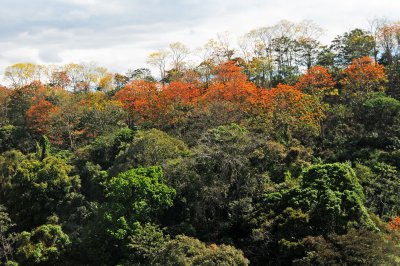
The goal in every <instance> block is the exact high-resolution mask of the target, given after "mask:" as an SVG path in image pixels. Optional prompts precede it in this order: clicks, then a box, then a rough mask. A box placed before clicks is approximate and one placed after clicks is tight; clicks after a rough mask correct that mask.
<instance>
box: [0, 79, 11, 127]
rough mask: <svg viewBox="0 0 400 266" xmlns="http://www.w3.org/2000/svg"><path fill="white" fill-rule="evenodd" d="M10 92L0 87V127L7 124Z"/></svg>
mask: <svg viewBox="0 0 400 266" xmlns="http://www.w3.org/2000/svg"><path fill="white" fill-rule="evenodd" d="M10 94H11V90H9V89H7V88H6V87H3V86H1V85H0V127H2V126H4V125H6V124H7V123H8V119H7V117H8V114H7V112H8V102H9V97H10Z"/></svg>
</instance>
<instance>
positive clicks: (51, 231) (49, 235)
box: [16, 224, 71, 265]
mask: <svg viewBox="0 0 400 266" xmlns="http://www.w3.org/2000/svg"><path fill="white" fill-rule="evenodd" d="M17 244H18V249H17V252H16V256H17V261H18V262H20V263H21V264H25V265H54V264H59V263H61V262H62V261H63V259H65V258H64V257H63V256H64V254H65V253H66V251H67V250H68V248H69V247H70V245H71V241H70V239H69V237H68V235H67V234H65V233H64V232H63V231H62V228H61V226H59V225H54V224H45V225H41V226H39V227H37V228H35V229H34V230H32V231H31V232H26V231H24V232H22V233H20V234H19V236H18V243H17Z"/></svg>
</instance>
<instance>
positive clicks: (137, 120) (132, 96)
mask: <svg viewBox="0 0 400 266" xmlns="http://www.w3.org/2000/svg"><path fill="white" fill-rule="evenodd" d="M157 94H158V88H157V84H156V83H154V82H147V81H142V80H134V81H132V82H131V83H129V84H127V85H126V86H125V87H124V88H122V89H121V90H120V91H118V92H117V93H116V94H115V96H114V99H115V100H117V101H119V102H120V103H121V104H122V106H123V108H124V109H125V111H126V112H127V124H128V126H130V127H132V126H135V125H140V124H143V123H146V122H148V121H152V120H154V118H156V117H157V116H158V114H159V110H158V108H157V107H158V95H157Z"/></svg>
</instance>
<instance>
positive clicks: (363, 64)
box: [341, 56, 386, 93]
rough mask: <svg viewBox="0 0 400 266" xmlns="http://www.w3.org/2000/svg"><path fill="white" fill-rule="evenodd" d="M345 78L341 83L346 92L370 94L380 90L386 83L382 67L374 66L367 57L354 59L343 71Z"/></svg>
mask: <svg viewBox="0 0 400 266" xmlns="http://www.w3.org/2000/svg"><path fill="white" fill-rule="evenodd" d="M344 74H345V77H344V78H343V79H342V80H341V83H342V84H343V85H344V86H345V89H346V90H347V91H350V92H353V93H358V92H366V93H369V92H372V91H376V90H379V89H380V86H381V85H382V84H383V83H384V82H385V81H386V75H385V70H384V67H383V65H379V64H375V62H374V61H373V60H372V59H371V58H370V57H368V56H365V57H362V58H358V59H354V60H353V62H352V63H351V65H350V66H348V67H347V68H346V69H345V71H344Z"/></svg>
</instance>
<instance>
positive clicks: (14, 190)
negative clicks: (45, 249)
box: [6, 156, 80, 230]
mask: <svg viewBox="0 0 400 266" xmlns="http://www.w3.org/2000/svg"><path fill="white" fill-rule="evenodd" d="M71 171H72V166H70V165H68V164H67V163H66V162H65V161H64V160H63V159H61V158H58V157H54V156H48V157H46V158H44V159H43V160H42V161H40V160H38V159H35V158H25V159H24V160H23V161H21V162H20V163H19V167H18V168H17V170H16V171H15V172H14V173H11V174H12V176H10V177H8V178H10V179H11V187H10V189H9V191H8V193H7V195H8V198H7V200H6V206H7V207H8V209H9V210H10V213H11V217H12V218H13V220H14V221H15V222H16V223H17V225H18V228H21V229H25V230H26V229H30V228H33V227H35V226H38V225H41V224H43V223H45V222H46V220H47V218H48V217H49V216H50V215H52V214H53V213H55V214H57V215H59V216H60V217H63V218H65V217H68V215H70V214H71V213H72V212H73V211H74V210H73V208H72V207H71V205H73V203H74V201H75V200H79V197H80V196H79V188H80V179H79V177H78V176H74V175H71Z"/></svg>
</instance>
